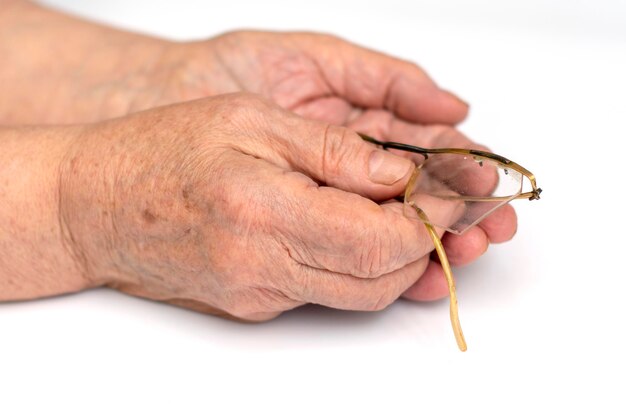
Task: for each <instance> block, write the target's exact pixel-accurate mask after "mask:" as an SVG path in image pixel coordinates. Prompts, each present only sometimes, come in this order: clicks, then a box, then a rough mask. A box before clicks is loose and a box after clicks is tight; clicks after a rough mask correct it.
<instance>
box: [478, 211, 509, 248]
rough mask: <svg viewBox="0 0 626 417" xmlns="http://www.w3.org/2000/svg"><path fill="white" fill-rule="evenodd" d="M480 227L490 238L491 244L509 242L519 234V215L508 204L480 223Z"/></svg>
mask: <svg viewBox="0 0 626 417" xmlns="http://www.w3.org/2000/svg"><path fill="white" fill-rule="evenodd" d="M479 227H480V228H481V229H482V230H484V232H485V233H486V235H487V237H488V238H489V242H491V243H503V242H507V241H509V240H511V239H512V238H513V236H515V233H516V232H517V214H516V213H515V209H514V208H513V206H511V205H510V204H506V205H504V206H502V207H500V208H498V209H497V210H496V211H494V212H493V213H491V214H490V215H489V217H487V218H486V219H485V220H483V221H482V222H480V224H479Z"/></svg>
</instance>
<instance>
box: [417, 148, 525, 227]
mask: <svg viewBox="0 0 626 417" xmlns="http://www.w3.org/2000/svg"><path fill="white" fill-rule="evenodd" d="M414 158H416V159H415V162H416V165H417V166H418V172H416V174H415V175H414V177H413V181H412V183H411V184H409V189H407V194H406V195H405V214H406V215H407V216H409V217H413V218H417V215H416V212H415V209H414V208H413V207H412V206H417V207H419V208H421V209H422V210H423V211H424V213H426V215H427V216H428V218H429V220H430V223H431V224H432V225H433V226H437V227H442V228H444V229H445V230H447V231H449V232H452V233H457V234H461V233H463V232H464V231H465V230H467V229H468V228H470V227H472V226H474V225H475V224H477V223H478V222H480V221H481V220H482V219H484V218H485V217H487V216H488V215H489V214H490V213H492V212H493V211H494V210H496V209H497V208H498V207H500V206H502V205H504V204H506V203H508V202H509V201H511V200H512V199H514V198H515V197H516V196H517V195H519V194H520V193H521V190H522V182H523V176H522V174H521V173H519V172H518V171H515V170H511V169H507V168H505V167H504V166H502V165H500V164H498V163H496V162H495V161H492V160H490V159H484V158H481V157H477V156H473V155H463V154H447V153H446V154H429V155H428V158H426V159H424V158H423V157H421V156H416V157H414ZM420 158H421V159H420Z"/></svg>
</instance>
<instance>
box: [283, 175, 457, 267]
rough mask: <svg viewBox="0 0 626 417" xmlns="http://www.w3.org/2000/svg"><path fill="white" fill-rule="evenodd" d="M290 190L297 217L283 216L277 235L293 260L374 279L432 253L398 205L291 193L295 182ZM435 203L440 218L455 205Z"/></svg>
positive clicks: (316, 192) (331, 193) (421, 230)
mask: <svg viewBox="0 0 626 417" xmlns="http://www.w3.org/2000/svg"><path fill="white" fill-rule="evenodd" d="M289 188H290V191H291V192H292V193H293V200H292V204H290V207H291V209H292V210H294V211H295V212H296V213H297V215H296V216H286V217H285V221H284V222H283V223H282V224H281V225H280V233H281V234H282V235H283V236H285V238H286V239H285V242H286V245H288V250H289V253H290V255H291V257H292V258H293V259H294V260H296V261H297V262H299V263H301V264H304V265H307V266H311V267H314V268H318V269H324V270H328V271H331V272H336V273H341V274H348V275H352V276H355V277H361V278H375V277H379V276H381V275H384V274H387V273H390V272H393V271H395V270H398V269H400V268H403V267H404V266H406V265H408V264H410V263H413V262H415V261H417V260H418V259H420V258H422V257H424V256H425V255H426V254H428V253H429V252H431V251H432V250H433V243H432V240H431V238H430V236H429V234H428V232H427V230H426V228H425V227H424V225H423V224H422V223H421V222H419V221H417V220H414V219H410V218H408V217H406V216H405V215H404V212H403V205H402V203H399V202H395V201H394V202H391V203H386V204H382V205H379V204H377V203H375V202H373V201H371V200H369V199H367V198H364V197H361V196H360V195H357V194H353V193H350V192H346V191H342V190H339V189H335V188H331V187H318V186H311V185H310V184H309V185H308V186H306V187H301V188H300V189H299V190H298V191H296V192H295V193H294V188H295V187H293V184H292V185H291V186H290V187H289ZM435 204H437V211H438V216H439V217H440V218H443V217H444V216H446V215H448V216H453V215H454V214H455V213H456V210H455V208H456V202H450V204H449V205H448V206H444V205H442V204H441V202H435ZM427 209H429V208H427ZM431 211H435V210H434V209H433V210H431ZM453 221H454V219H453V218H450V219H449V222H450V223H451V222H453ZM442 222H445V221H444V220H442ZM440 233H442V231H440Z"/></svg>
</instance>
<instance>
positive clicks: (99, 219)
mask: <svg viewBox="0 0 626 417" xmlns="http://www.w3.org/2000/svg"><path fill="white" fill-rule="evenodd" d="M449 137H450V138H451V140H452V138H454V141H457V142H464V143H465V144H468V145H469V141H467V139H465V138H463V137H462V136H460V135H458V134H452V133H450V136H449ZM412 169H413V164H412V163H411V162H410V161H408V160H406V159H403V158H401V157H398V156H396V155H393V154H391V153H389V152H386V151H382V150H379V149H376V148H375V147H373V146H372V145H370V144H369V143H366V142H364V141H362V140H361V139H360V138H359V136H358V135H357V134H356V133H354V132H353V131H350V130H347V129H346V128H343V127H338V126H333V125H329V124H326V123H321V122H316V121H310V120H307V119H303V118H301V117H299V116H296V115H294V114H292V113H290V112H287V111H284V110H282V109H280V108H279V107H277V106H275V105H274V104H272V103H270V102H268V101H267V100H265V99H262V98H260V97H259V96H253V95H246V94H236V95H224V96H218V97H215V98H211V99H205V100H200V101H195V102H190V103H185V104H180V105H176V106H170V107H164V108H158V109H154V110H150V111H146V112H143V113H138V114H136V115H132V116H128V117H125V118H122V119H117V120H112V121H108V122H103V123H99V124H96V125H92V126H88V127H84V128H82V129H80V133H79V135H78V139H77V140H75V141H74V142H73V145H72V147H71V149H70V151H69V153H68V154H67V156H66V158H65V159H64V162H63V164H62V165H61V168H60V172H61V177H60V180H59V184H60V186H61V189H60V191H59V195H60V218H61V219H62V222H61V223H62V225H63V236H65V238H66V241H67V245H68V247H69V248H70V249H71V253H72V254H73V257H74V259H76V260H77V262H78V264H79V265H80V267H81V268H82V270H83V271H84V275H85V276H86V277H88V279H89V281H90V284H91V285H102V284H105V285H110V286H112V287H115V288H118V289H120V290H122V291H125V292H128V293H131V294H135V295H139V296H142V297H148V298H151V299H156V300H162V301H167V302H171V303H174V304H179V305H184V306H187V307H191V308H194V309H198V310H202V311H207V312H213V313H218V314H224V315H228V316H231V317H236V318H240V319H245V320H264V319H269V318H272V317H274V316H276V315H278V314H280V312H282V311H285V310H289V309H292V308H294V307H296V306H298V305H301V304H304V303H317V304H322V305H326V306H330V307H335V308H341V309H355V310H378V309H381V308H384V307H386V306H387V305H389V304H390V303H391V302H393V301H394V300H395V299H397V298H398V297H399V296H400V295H402V294H403V293H404V292H405V291H407V289H409V288H411V286H413V284H414V283H415V282H416V281H417V280H418V279H419V278H420V276H422V274H423V273H424V271H425V270H426V269H427V268H429V264H431V265H432V262H430V260H429V259H430V256H429V255H430V252H431V250H432V244H431V240H430V238H429V236H428V234H427V232H426V229H425V228H424V226H423V225H421V224H419V223H417V222H415V221H412V220H410V219H408V218H407V217H405V216H404V215H403V213H402V207H401V203H399V202H395V201H388V202H385V203H383V204H377V203H375V202H374V201H372V199H373V200H376V201H383V200H389V199H391V198H392V197H394V196H396V195H398V194H400V193H401V192H402V191H403V187H404V186H405V184H406V181H407V180H408V177H409V176H410V174H411V171H412ZM363 196H366V197H369V198H365V197H363ZM508 220H511V219H508ZM494 227H495V229H496V230H497V232H496V233H502V230H503V227H504V229H506V228H509V229H510V227H511V225H510V224H508V225H504V226H502V225H500V226H494ZM470 252H471V251H470ZM477 255H478V253H476V252H474V253H472V254H470V255H466V256H471V257H474V256H477ZM414 291H417V293H418V295H420V296H421V297H422V298H429V297H432V296H433V295H435V296H441V295H443V293H445V288H443V293H442V292H441V291H439V289H438V287H437V286H436V285H435V286H434V287H433V286H432V283H431V284H430V287H429V285H426V286H423V287H422V289H421V290H419V291H418V290H414Z"/></svg>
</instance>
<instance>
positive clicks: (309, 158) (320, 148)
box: [224, 94, 414, 200]
mask: <svg viewBox="0 0 626 417" xmlns="http://www.w3.org/2000/svg"><path fill="white" fill-rule="evenodd" d="M224 100H227V103H228V104H227V106H225V107H226V109H227V110H228V114H227V117H228V118H229V119H230V120H232V121H234V122H235V123H234V124H235V125H236V126H243V127H246V128H247V127H252V126H253V127H254V128H249V129H245V131H244V130H243V129H241V128H240V130H241V131H238V132H237V133H239V134H241V135H242V136H243V137H246V138H247V139H248V140H243V141H241V142H238V143H236V144H234V146H236V147H237V148H238V149H239V150H241V151H243V152H245V153H247V154H251V155H254V156H256V157H258V158H261V159H265V160H268V161H270V162H272V163H274V164H276V165H278V166H281V167H283V168H288V169H290V170H294V171H299V172H302V173H304V174H306V175H307V176H309V177H311V178H313V179H315V180H316V181H318V182H321V183H324V184H327V185H329V186H332V187H336V188H340V189H342V190H345V191H350V192H354V193H357V194H360V195H363V196H367V197H369V198H372V199H375V200H385V199H389V198H393V197H395V196H397V195H399V194H401V193H402V192H403V191H404V188H405V186H406V182H407V181H408V179H409V177H410V176H411V174H412V172H413V169H414V165H413V163H412V162H411V161H408V160H407V159H406V158H402V157H400V156H398V155H394V154H392V153H391V152H388V151H385V150H382V149H378V148H377V147H375V146H373V145H372V144H370V143H367V142H365V141H364V140H363V139H361V137H360V136H359V135H358V134H357V133H355V132H354V131H351V130H349V129H346V128H345V127H340V126H334V125H329V124H327V123H322V122H318V121H313V120H307V119H304V118H302V117H300V116H297V115H295V114H293V113H291V112H289V111H286V110H283V109H281V108H280V107H278V106H276V105H275V104H273V103H271V102H269V101H267V100H265V99H262V98H261V97H260V96H253V95H241V94H240V95H235V96H232V95H231V96H228V97H226V98H224ZM233 113H234V114H233Z"/></svg>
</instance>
